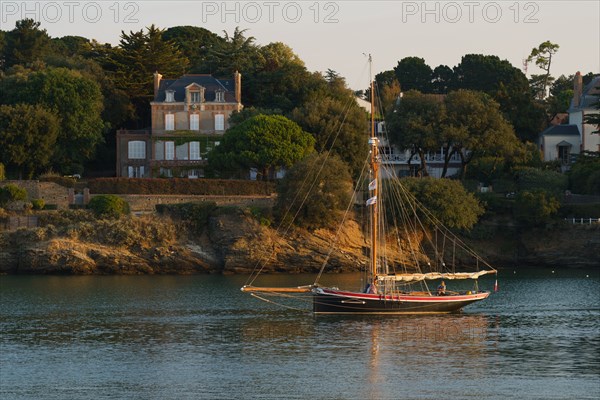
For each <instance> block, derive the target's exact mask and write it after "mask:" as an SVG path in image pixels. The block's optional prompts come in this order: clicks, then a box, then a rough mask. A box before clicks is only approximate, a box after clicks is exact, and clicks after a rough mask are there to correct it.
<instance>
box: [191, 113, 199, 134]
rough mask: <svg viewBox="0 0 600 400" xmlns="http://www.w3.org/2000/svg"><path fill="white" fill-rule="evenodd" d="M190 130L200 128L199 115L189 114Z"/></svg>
mask: <svg viewBox="0 0 600 400" xmlns="http://www.w3.org/2000/svg"><path fill="white" fill-rule="evenodd" d="M190 130H192V131H199V130H200V115H199V114H190Z"/></svg>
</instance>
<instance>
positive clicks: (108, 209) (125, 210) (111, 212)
mask: <svg viewBox="0 0 600 400" xmlns="http://www.w3.org/2000/svg"><path fill="white" fill-rule="evenodd" d="M88 208H89V209H90V210H92V211H93V212H94V215H96V218H115V219H116V218H120V217H121V215H125V214H129V204H128V203H127V202H126V201H125V200H123V199H122V198H120V197H119V196H115V195H111V194H101V195H98V196H94V197H93V198H92V199H91V200H90V202H89V204H88Z"/></svg>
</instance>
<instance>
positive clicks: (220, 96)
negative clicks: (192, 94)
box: [215, 90, 225, 103]
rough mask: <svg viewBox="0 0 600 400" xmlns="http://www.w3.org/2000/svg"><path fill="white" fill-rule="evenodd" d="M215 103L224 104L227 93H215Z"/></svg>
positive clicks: (219, 91)
mask: <svg viewBox="0 0 600 400" xmlns="http://www.w3.org/2000/svg"><path fill="white" fill-rule="evenodd" d="M215 101H218V102H221V103H222V102H224V101H225V92H223V91H221V90H217V91H216V92H215Z"/></svg>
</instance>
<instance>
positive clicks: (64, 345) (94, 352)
mask: <svg viewBox="0 0 600 400" xmlns="http://www.w3.org/2000/svg"><path fill="white" fill-rule="evenodd" d="M355 277H356V276H352V275H335V276H327V277H326V278H325V279H324V283H328V282H327V281H330V282H335V283H340V286H343V285H342V281H344V280H346V281H349V280H350V279H352V278H355ZM500 278H501V279H500V292H499V293H497V294H494V295H493V296H491V298H490V299H488V300H487V301H486V302H483V303H480V304H476V305H473V306H470V307H467V308H466V309H465V312H464V313H463V314H458V315H444V316H360V317H358V316H355V317H348V316H346V317H340V316H319V317H315V316H312V315H310V314H306V313H300V312H297V311H293V310H288V309H281V308H278V307H275V306H273V305H271V304H268V303H264V302H261V301H258V300H256V299H254V298H252V297H250V296H249V295H247V294H243V293H241V292H240V290H239V287H240V286H241V285H242V284H243V283H244V282H245V279H246V278H245V277H240V276H234V277H224V276H175V277H173V276H167V277H162V276H139V277H121V276H117V277H115V276H111V277H44V276H33V277H24V276H1V277H0V296H1V297H0V398H1V399H61V400H63V399H284V398H285V399H309V398H310V399H375V400H384V399H441V398H457V399H475V398H485V399H598V397H599V395H600V290H599V287H600V276H599V271H597V270H596V271H583V270H572V271H568V270H566V271H565V270H562V271H556V273H552V272H551V271H549V270H527V271H518V272H517V273H516V274H513V271H512V270H511V271H503V272H502V273H501V277H500ZM296 279H300V280H301V281H302V282H300V283H306V282H311V281H312V280H311V277H309V276H300V277H299V276H291V277H287V276H277V277H267V279H266V281H263V282H260V283H261V284H294V283H295V280H296ZM492 285H493V282H492V281H491V280H489V279H488V280H482V282H481V286H486V288H491V286H492ZM301 305H302V304H301ZM305 305H308V303H305Z"/></svg>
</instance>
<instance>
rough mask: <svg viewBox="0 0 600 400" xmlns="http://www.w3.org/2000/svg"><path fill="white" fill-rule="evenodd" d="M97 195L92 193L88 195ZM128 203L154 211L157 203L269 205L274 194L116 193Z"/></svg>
mask: <svg viewBox="0 0 600 400" xmlns="http://www.w3.org/2000/svg"><path fill="white" fill-rule="evenodd" d="M94 196H98V195H94V194H92V195H91V196H90V197H94ZM117 196H119V197H121V198H122V199H123V200H125V201H126V202H128V203H129V207H130V209H131V211H132V212H149V211H154V210H155V206H156V205H157V204H178V203H189V202H200V201H213V202H215V203H217V205H219V206H242V207H249V206H254V207H271V206H273V203H274V201H275V197H274V196H192V195H149V194H122V195H121V194H120V195H117Z"/></svg>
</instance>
